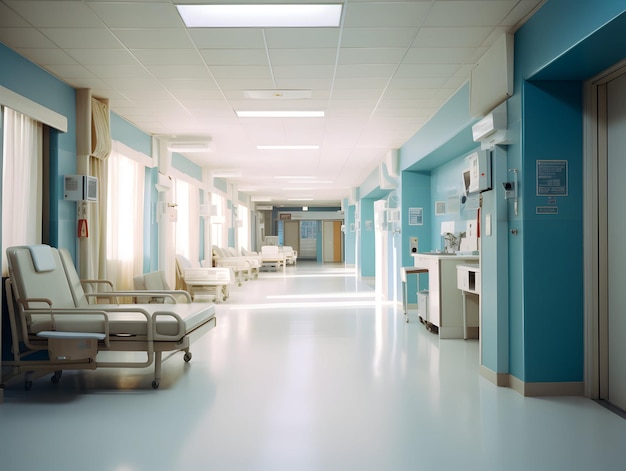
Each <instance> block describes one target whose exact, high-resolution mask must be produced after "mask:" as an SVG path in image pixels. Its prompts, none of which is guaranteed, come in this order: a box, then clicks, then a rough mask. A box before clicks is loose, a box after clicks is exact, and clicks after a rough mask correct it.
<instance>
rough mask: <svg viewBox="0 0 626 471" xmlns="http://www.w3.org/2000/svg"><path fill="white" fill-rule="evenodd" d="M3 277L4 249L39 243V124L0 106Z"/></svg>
mask: <svg viewBox="0 0 626 471" xmlns="http://www.w3.org/2000/svg"><path fill="white" fill-rule="evenodd" d="M2 112H3V114H4V127H3V142H4V145H3V147H4V148H3V149H2V150H3V155H4V159H3V162H2V163H3V168H2V276H7V271H8V266H7V261H6V248H7V247H11V246H14V245H24V244H38V243H41V218H42V209H41V208H42V134H43V132H42V125H41V123H38V122H37V121H35V120H34V119H31V118H29V117H28V116H26V115H24V114H22V113H19V112H17V111H14V110H12V109H10V108H6V107H3V108H2Z"/></svg>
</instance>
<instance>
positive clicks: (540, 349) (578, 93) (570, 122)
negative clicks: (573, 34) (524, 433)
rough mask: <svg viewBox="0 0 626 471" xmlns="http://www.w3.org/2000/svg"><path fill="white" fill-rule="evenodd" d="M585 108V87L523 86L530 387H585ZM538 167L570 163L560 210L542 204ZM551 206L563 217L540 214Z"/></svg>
mask: <svg viewBox="0 0 626 471" xmlns="http://www.w3.org/2000/svg"><path fill="white" fill-rule="evenodd" d="M582 105H583V103H582V84H581V82H578V81H574V82H563V81H559V82H556V81H552V82H536V83H530V82H527V83H526V84H525V85H524V110H525V117H524V131H525V132H524V141H523V142H524V148H525V152H524V159H523V160H524V161H523V167H522V168H523V170H522V175H523V179H522V185H523V187H522V188H523V195H524V198H525V200H526V201H525V205H524V228H523V230H524V237H523V239H522V240H523V260H524V262H523V268H524V299H523V301H522V302H523V312H524V318H523V319H521V322H522V324H523V329H524V330H523V332H524V337H525V338H524V344H525V352H524V354H525V361H524V363H525V374H524V379H525V381H530V382H534V381H582V379H583V296H582V293H583V258H582V254H583V240H582V230H583V228H582V168H583V166H582V160H583V142H582V135H583V123H582V117H583V109H582ZM555 123H558V125H555ZM538 160H565V161H566V162H567V172H568V174H567V177H568V187H569V191H568V195H567V196H559V197H556V198H555V199H556V202H555V203H551V201H550V199H549V198H548V197H546V196H537V190H536V182H537V176H536V173H537V169H536V162H537V161H538ZM546 206H551V207H556V209H557V210H558V214H554V215H553V214H536V208H538V207H546ZM514 312H516V311H514ZM517 322H518V324H519V322H520V320H517Z"/></svg>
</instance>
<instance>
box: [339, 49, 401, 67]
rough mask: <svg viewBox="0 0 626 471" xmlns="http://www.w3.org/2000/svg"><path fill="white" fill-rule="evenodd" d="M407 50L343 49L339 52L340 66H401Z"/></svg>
mask: <svg viewBox="0 0 626 471" xmlns="http://www.w3.org/2000/svg"><path fill="white" fill-rule="evenodd" d="M405 53H406V48H400V47H394V48H390V47H385V48H373V47H369V48H364V47H342V48H341V50H340V52H339V64H341V65H351V64H399V63H400V61H401V60H402V58H403V57H404V54H405Z"/></svg>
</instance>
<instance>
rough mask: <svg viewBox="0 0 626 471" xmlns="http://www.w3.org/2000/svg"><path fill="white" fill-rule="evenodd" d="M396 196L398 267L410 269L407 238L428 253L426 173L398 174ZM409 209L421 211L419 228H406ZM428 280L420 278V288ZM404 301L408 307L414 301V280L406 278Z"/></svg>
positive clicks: (429, 204)
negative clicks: (399, 242)
mask: <svg viewBox="0 0 626 471" xmlns="http://www.w3.org/2000/svg"><path fill="white" fill-rule="evenodd" d="M400 193H401V201H402V211H401V223H402V224H401V226H402V251H401V253H402V266H403V267H412V266H413V265H414V263H413V257H412V256H411V253H410V251H409V243H410V238H411V237H417V242H418V250H419V251H420V252H428V251H430V250H431V226H432V217H433V204H432V201H431V193H430V173H426V172H406V171H405V172H402V174H401V177H400ZM409 208H422V210H423V222H424V223H423V225H420V226H417V225H414V226H411V225H409ZM427 280H428V277H427V276H426V275H420V289H425V288H426V287H427V286H428V283H427ZM407 301H408V302H409V304H415V303H416V302H417V278H416V276H410V277H408V278H407Z"/></svg>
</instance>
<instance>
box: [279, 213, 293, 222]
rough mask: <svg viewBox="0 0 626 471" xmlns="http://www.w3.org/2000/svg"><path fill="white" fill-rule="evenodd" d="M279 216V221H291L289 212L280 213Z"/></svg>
mask: <svg viewBox="0 0 626 471" xmlns="http://www.w3.org/2000/svg"><path fill="white" fill-rule="evenodd" d="M279 217H280V220H281V221H291V213H280V215H279Z"/></svg>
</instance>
